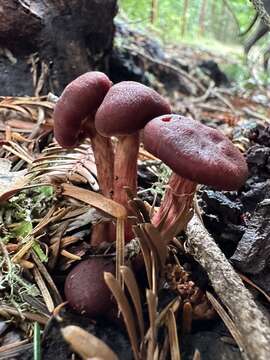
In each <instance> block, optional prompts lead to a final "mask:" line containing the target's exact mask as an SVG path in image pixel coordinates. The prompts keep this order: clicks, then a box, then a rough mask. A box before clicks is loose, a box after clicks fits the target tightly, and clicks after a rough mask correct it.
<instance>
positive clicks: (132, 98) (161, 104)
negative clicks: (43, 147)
mask: <svg viewBox="0 0 270 360" xmlns="http://www.w3.org/2000/svg"><path fill="white" fill-rule="evenodd" d="M169 112H171V109H170V105H169V104H168V103H167V101H166V100H165V99H164V98H163V97H162V96H160V95H159V94H158V93H157V92H156V91H155V90H153V89H150V88H149V87H147V86H145V85H142V84H140V83H137V82H134V81H123V82H120V83H118V84H116V85H114V86H112V87H111V88H110V90H109V91H108V93H107V95H106V96H105V98H104V100H103V102H102V104H101V106H100V107H99V109H98V111H97V113H96V116H95V125H96V129H97V131H98V132H99V133H100V134H101V135H103V136H108V137H110V136H117V137H118V144H117V147H116V152H115V165H114V176H115V178H114V197H113V198H114V200H115V201H117V202H119V203H120V204H122V205H124V206H126V207H127V208H128V204H127V202H128V198H127V194H126V192H125V190H124V187H125V186H127V187H129V188H130V189H131V191H132V193H135V194H136V192H137V158H138V151H139V131H140V130H141V129H142V128H143V127H144V126H145V125H146V124H147V122H148V121H150V120H151V119H152V118H153V117H156V116H159V115H163V114H167V113H169Z"/></svg>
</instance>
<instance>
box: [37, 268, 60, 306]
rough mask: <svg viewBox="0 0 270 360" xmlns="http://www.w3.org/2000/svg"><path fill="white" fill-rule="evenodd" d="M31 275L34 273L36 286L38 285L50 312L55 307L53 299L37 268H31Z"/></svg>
mask: <svg viewBox="0 0 270 360" xmlns="http://www.w3.org/2000/svg"><path fill="white" fill-rule="evenodd" d="M33 275H34V278H35V281H36V283H37V286H38V287H39V290H40V292H41V294H42V296H43V300H44V302H45V304H46V306H47V308H48V310H49V312H50V313H52V312H53V310H54V308H55V306H54V303H53V299H52V297H51V294H50V292H49V290H48V288H47V286H46V284H45V282H44V280H43V278H42V276H41V274H40V272H39V270H38V269H37V268H36V267H34V268H33Z"/></svg>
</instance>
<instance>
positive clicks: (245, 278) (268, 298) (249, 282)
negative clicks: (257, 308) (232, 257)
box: [238, 273, 270, 302]
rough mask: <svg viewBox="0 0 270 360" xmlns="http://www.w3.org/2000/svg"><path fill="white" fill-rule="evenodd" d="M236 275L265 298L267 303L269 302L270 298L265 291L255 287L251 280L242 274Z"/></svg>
mask: <svg viewBox="0 0 270 360" xmlns="http://www.w3.org/2000/svg"><path fill="white" fill-rule="evenodd" d="M238 275H239V276H240V277H241V279H242V280H244V281H245V282H246V283H248V284H249V285H250V286H253V287H254V288H255V289H256V290H258V291H259V292H260V293H261V294H263V296H264V297H265V298H266V300H267V301H268V302H270V296H269V295H268V294H267V292H266V291H264V290H263V289H261V288H260V287H259V286H258V285H256V284H255V283H254V282H253V281H252V280H250V279H249V278H248V277H247V276H245V275H244V274H240V273H238Z"/></svg>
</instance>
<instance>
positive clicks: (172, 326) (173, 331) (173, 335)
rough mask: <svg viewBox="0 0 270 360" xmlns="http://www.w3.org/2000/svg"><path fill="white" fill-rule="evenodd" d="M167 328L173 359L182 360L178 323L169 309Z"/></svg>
mask: <svg viewBox="0 0 270 360" xmlns="http://www.w3.org/2000/svg"><path fill="white" fill-rule="evenodd" d="M167 327H168V334H169V342H170V351H171V359H174V360H181V355H180V349H179V340H178V334H177V327H176V321H175V317H174V313H173V311H172V310H171V309H169V311H168V313H167Z"/></svg>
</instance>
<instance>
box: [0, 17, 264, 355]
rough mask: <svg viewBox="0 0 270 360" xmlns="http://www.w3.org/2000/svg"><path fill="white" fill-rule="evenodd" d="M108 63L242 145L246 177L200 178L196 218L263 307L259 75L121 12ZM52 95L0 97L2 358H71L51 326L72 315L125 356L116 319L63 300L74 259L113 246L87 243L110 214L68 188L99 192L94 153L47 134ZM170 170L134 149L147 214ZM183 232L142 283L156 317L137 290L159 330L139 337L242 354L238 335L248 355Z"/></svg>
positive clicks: (163, 346) (119, 75)
mask: <svg viewBox="0 0 270 360" xmlns="http://www.w3.org/2000/svg"><path fill="white" fill-rule="evenodd" d="M109 66H110V72H111V78H112V80H113V81H119V80H136V81H140V82H143V83H145V84H147V85H149V86H152V87H154V88H155V89H156V90H158V91H159V92H160V93H162V94H163V95H164V96H165V97H166V98H168V99H169V101H170V103H171V104H172V106H173V109H174V112H175V113H180V114H183V115H186V116H192V117H193V118H194V119H196V120H198V121H201V122H203V123H204V124H206V125H209V126H212V127H216V128H218V129H220V130H221V131H223V132H224V133H225V134H226V135H227V136H228V137H229V138H230V139H231V140H232V141H233V142H234V144H235V146H237V147H238V148H239V149H240V150H241V151H242V152H243V153H244V154H245V157H246V160H247V163H248V166H249V178H248V180H247V182H246V184H245V185H244V186H243V187H242V188H241V189H240V190H239V191H238V192H220V191H216V190H214V189H211V188H209V187H206V186H203V187H200V189H199V190H198V192H197V198H198V204H199V206H200V208H201V210H202V219H203V223H204V226H205V228H206V229H207V230H208V232H209V233H210V234H211V236H212V237H213V238H214V240H215V242H216V243H217V244H218V245H219V247H220V249H221V250H222V252H223V253H224V254H225V256H226V258H227V260H228V264H232V265H233V267H234V271H235V274H237V273H238V274H240V276H241V277H242V279H243V280H244V283H245V285H246V286H247V288H248V289H249V290H250V292H251V293H252V294H253V296H254V298H255V301H256V305H255V306H258V308H259V309H262V313H263V314H264V316H265V317H266V318H269V301H270V297H269V296H270V295H269V294H270V272H269V259H270V252H269V245H268V238H269V232H270V227H269V220H270V206H269V205H270V204H269V199H268V194H269V190H270V182H269V175H270V128H269V119H270V110H269V109H270V107H269V104H270V97H269V95H270V94H269V89H268V88H267V87H266V86H264V84H263V80H262V79H263V76H262V77H261V75H260V73H259V75H258V72H257V70H256V69H254V68H252V69H251V70H252V71H251V72H250V69H248V68H243V66H244V65H243V64H242V63H241V60H239V59H238V58H237V55H236V56H233V57H229V56H228V53H227V52H226V53H222V52H221V51H219V50H218V51H216V52H214V51H213V49H211V50H206V49H205V48H202V47H197V46H194V45H192V46H188V45H186V44H182V45H181V46H176V45H174V46H168V47H166V48H162V47H161V46H160V44H159V43H157V42H155V41H154V40H152V39H150V38H149V37H147V36H146V35H145V34H144V33H141V32H134V31H132V30H130V29H129V28H128V27H127V26H126V25H125V24H123V23H120V22H119V23H117V33H116V39H115V47H114V50H113V54H112V57H111V59H110V65H109ZM243 69H244V70H243ZM247 74H250V76H247ZM54 101H55V100H54V98H53V96H52V95H48V96H44V97H36V98H27V97H24V98H11V97H2V98H1V99H0V143H1V145H2V147H1V150H0V237H1V242H0V253H1V256H0V266H1V268H0V293H1V304H0V359H10V358H17V359H32V358H33V351H34V353H35V359H37V360H38V359H40V358H41V357H39V355H37V354H38V353H39V352H40V350H41V351H42V359H45V360H47V359H48V360H50V359H55V358H56V357H57V358H58V359H59V360H61V359H63V360H64V359H71V358H72V359H75V358H76V356H77V355H75V354H73V351H72V350H71V348H70V346H69V344H70V343H73V342H72V341H71V340H69V341H67V342H66V341H65V340H64V339H63V337H62V334H61V331H60V329H63V328H66V326H67V325H71V324H72V325H78V326H80V327H81V328H83V329H85V330H87V331H89V332H90V333H92V334H94V335H95V336H97V337H98V338H101V339H102V340H103V341H104V342H105V343H106V344H107V345H109V347H110V348H111V349H112V350H113V351H114V352H115V353H116V354H117V356H118V358H119V359H125V360H126V359H131V358H132V352H131V348H130V344H129V340H128V336H127V334H126V332H125V326H124V324H123V322H122V321H120V320H119V319H118V320H115V318H114V319H113V321H112V319H110V320H108V319H102V320H95V321H94V320H92V319H89V318H87V317H86V316H85V315H83V316H81V315H78V314H75V313H73V312H72V311H71V310H70V309H69V307H68V306H67V305H66V304H65V303H64V302H63V301H64V299H63V285H64V280H65V277H66V275H67V273H68V272H69V271H70V269H71V268H72V267H73V266H74V265H75V264H77V263H78V262H79V261H80V260H82V259H86V258H90V257H94V256H100V255H102V254H103V253H104V251H105V250H106V253H107V252H108V251H109V254H111V256H112V257H114V256H115V252H117V250H115V248H114V247H113V248H112V249H109V250H108V248H106V249H105V250H104V248H100V249H93V248H92V247H91V246H90V245H89V243H88V238H89V234H90V230H91V224H92V223H93V222H95V221H96V219H97V218H99V219H100V218H101V219H104V217H105V218H106V217H107V218H106V220H108V214H107V215H104V213H102V214H101V213H100V212H99V211H98V210H96V208H95V207H93V206H91V205H92V203H91V201H88V202H87V201H86V202H82V201H80V200H78V199H76V196H75V195H74V193H75V192H77V193H78V192H80V189H81V190H82V189H83V190H85V191H88V192H89V193H90V192H91V191H98V183H97V180H96V168H95V163H94V159H93V154H92V152H91V148H90V145H89V142H86V143H84V144H82V145H81V146H79V147H78V148H76V149H73V150H65V149H62V148H60V147H59V146H58V145H57V144H56V143H55V142H54V140H53V135H52V130H53V121H52V111H53V108H54V104H55V102H54ZM169 174H170V171H169V170H168V168H166V166H164V165H163V164H161V162H160V161H159V160H158V159H156V158H154V157H153V156H152V155H150V154H148V153H147V152H146V151H145V150H144V149H143V148H141V149H140V155H139V159H138V185H139V187H138V194H137V196H138V197H139V198H140V199H141V200H143V201H144V202H145V204H146V205H145V209H146V210H145V211H146V213H147V214H148V215H149V213H148V210H149V208H151V207H154V206H158V205H159V204H160V202H161V197H162V194H163V193H164V190H165V188H166V182H167V181H168V177H169ZM67 182H69V184H70V183H71V184H73V185H74V186H76V188H74V189H73V193H72V194H70V193H69V194H68V195H65V194H64V193H63V188H61V186H59V184H62V183H67ZM131 200H132V199H131ZM147 204H148V205H147ZM100 206H101V205H100ZM148 215H147V216H148ZM147 216H145V217H143V221H142V222H143V224H144V225H145V224H146V223H147V221H146V217H147ZM185 241H186V235H185V234H180V235H179V236H178V237H177V238H176V239H175V241H174V242H173V244H172V245H170V246H169V247H168V249H167V250H166V251H168V258H167V261H166V266H165V278H163V280H164V279H165V280H164V281H162V282H161V284H162V286H160V289H159V291H158V292H157V293H155V292H154V290H153V289H152V288H151V286H150V285H149V284H148V286H149V287H150V288H151V290H153V293H154V295H155V296H156V298H155V299H156V301H157V302H158V307H157V309H158V310H157V312H158V316H160V317H158V316H157V318H159V319H160V320H159V323H158V325H156V323H155V322H154V323H155V325H153V323H152V324H151V319H150V325H149V322H148V320H147V318H148V315H147V312H148V310H147V304H146V303H147V301H146V300H145V299H144V301H143V305H142V308H143V313H144V320H145V326H149V327H150V329H152V330H153V328H154V329H155V330H154V331H157V332H158V337H157V338H155V340H154V339H152V340H151V341H152V342H151V341H150V340H149V334H148V336H145V338H141V339H140V341H139V340H138V342H141V344H144V346H146V345H145V344H147V346H148V348H147V346H146V349H148V351H149V348H150V345H151V346H152V347H153V346H154V345H157V344H158V347H159V351H160V357H158V358H162V356H164V357H163V359H165V358H166V356H168V355H167V354H169V352H170V351H171V352H172V351H173V350H172V348H174V347H176V348H178V340H177V337H176V339H175V336H178V339H179V342H180V349H181V359H184V360H189V359H196V360H197V359H203V360H208V359H209V360H210V359H211V360H214V359H217V360H218V359H226V360H227V359H240V358H241V352H240V350H239V346H240V347H242V349H241V350H242V351H244V353H246V355H247V358H251V357H249V355H250V354H249V349H246V347H245V346H246V341H245V334H244V333H242V327H241V326H239V323H237V320H236V318H237V314H234V313H233V312H234V311H235V307H234V305H232V308H228V307H227V308H226V306H225V305H224V303H225V304H226V300H224V299H223V298H222V296H223V295H224V294H223V293H222V292H221V293H218V294H217V291H218V290H217V289H216V288H215V286H214V284H215V274H213V273H211V269H210V270H209V269H207V268H205V269H202V267H201V266H199V265H198V263H197V262H196V261H195V260H194V257H193V256H192V255H191V254H190V253H188V251H187V249H186V246H185V245H186V244H185ZM151 251H153V250H151ZM157 256H160V254H159V253H158V252H157ZM206 256H207V255H206ZM227 260H224V261H225V264H227V263H226V261H227ZM127 264H128V263H127ZM148 265H149V264H148ZM224 276H225V275H224ZM209 278H210V279H211V283H210V281H209ZM226 280H228V283H229V284H230V279H226ZM138 283H139V288H140V291H141V294H143V296H144V291H145V289H144V286H145V284H144V285H143V284H142V283H141V279H138ZM152 285H153V284H152ZM224 286H225V285H224ZM232 292H233V289H232ZM195 294H196V295H195ZM224 296H225V295H224ZM213 297H214V299H213ZM129 300H130V299H129ZM215 300H217V301H218V304H216V301H215ZM152 301H153V299H152ZM247 302H248V301H247ZM148 304H149V303H148ZM152 304H153V303H152ZM187 304H188V305H187ZM236 307H237V306H236ZM172 309H173V311H172ZM133 310H134V309H133ZM165 310H166V311H165ZM228 310H229V311H228ZM172 313H173V317H170V316H171V315H168V314H172ZM164 314H165V315H166V317H165V315H164ZM234 315H235V316H234ZM162 316H163V317H164V319H165V318H166V321H165V320H164V319H163V317H162ZM134 318H135V317H134ZM228 318H229V320H228ZM175 319H176V320H177V321H176V323H177V331H176V333H175V332H174V330H172V328H173V326H174V325H175ZM238 320H239V319H238ZM240 320H241V319H240ZM156 321H157V319H156ZM241 321H242V320H241ZM157 322H158V321H157ZM119 323H120V324H121V326H120V327H119ZM34 324H35V326H34ZM225 324H226V325H225ZM246 325H247V326H248V324H246ZM40 327H41V329H44V332H43V334H42V335H40V329H39V328H40ZM243 327H245V324H243ZM269 331H270V329H269ZM236 334H237V335H236ZM75 338H76V334H75V333H74V334H73V339H75ZM87 339H88V338H87ZM239 339H240V340H239ZM41 340H42V345H40V341H41ZM133 341H134V339H133V340H131V343H133ZM135 342H136V341H135ZM79 343H80V341H79ZM73 347H74V348H75V350H76V352H77V354H78V353H79V354H82V353H84V351H86V350H85V349H82V348H81V345H80V344H77V343H76V344H74V343H73ZM141 348H143V346H142V345H141ZM133 350H134V348H133ZM140 351H142V350H140ZM162 351H163V354H162ZM72 354H73V355H72ZM164 354H165V355H164ZM172 354H173V352H172ZM72 356H73V357H72ZM88 356H89V357H90V355H88ZM83 358H85V359H86V358H87V355H85V353H84V357H83ZM143 358H146V357H143ZM255 358H256V357H255Z"/></svg>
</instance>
